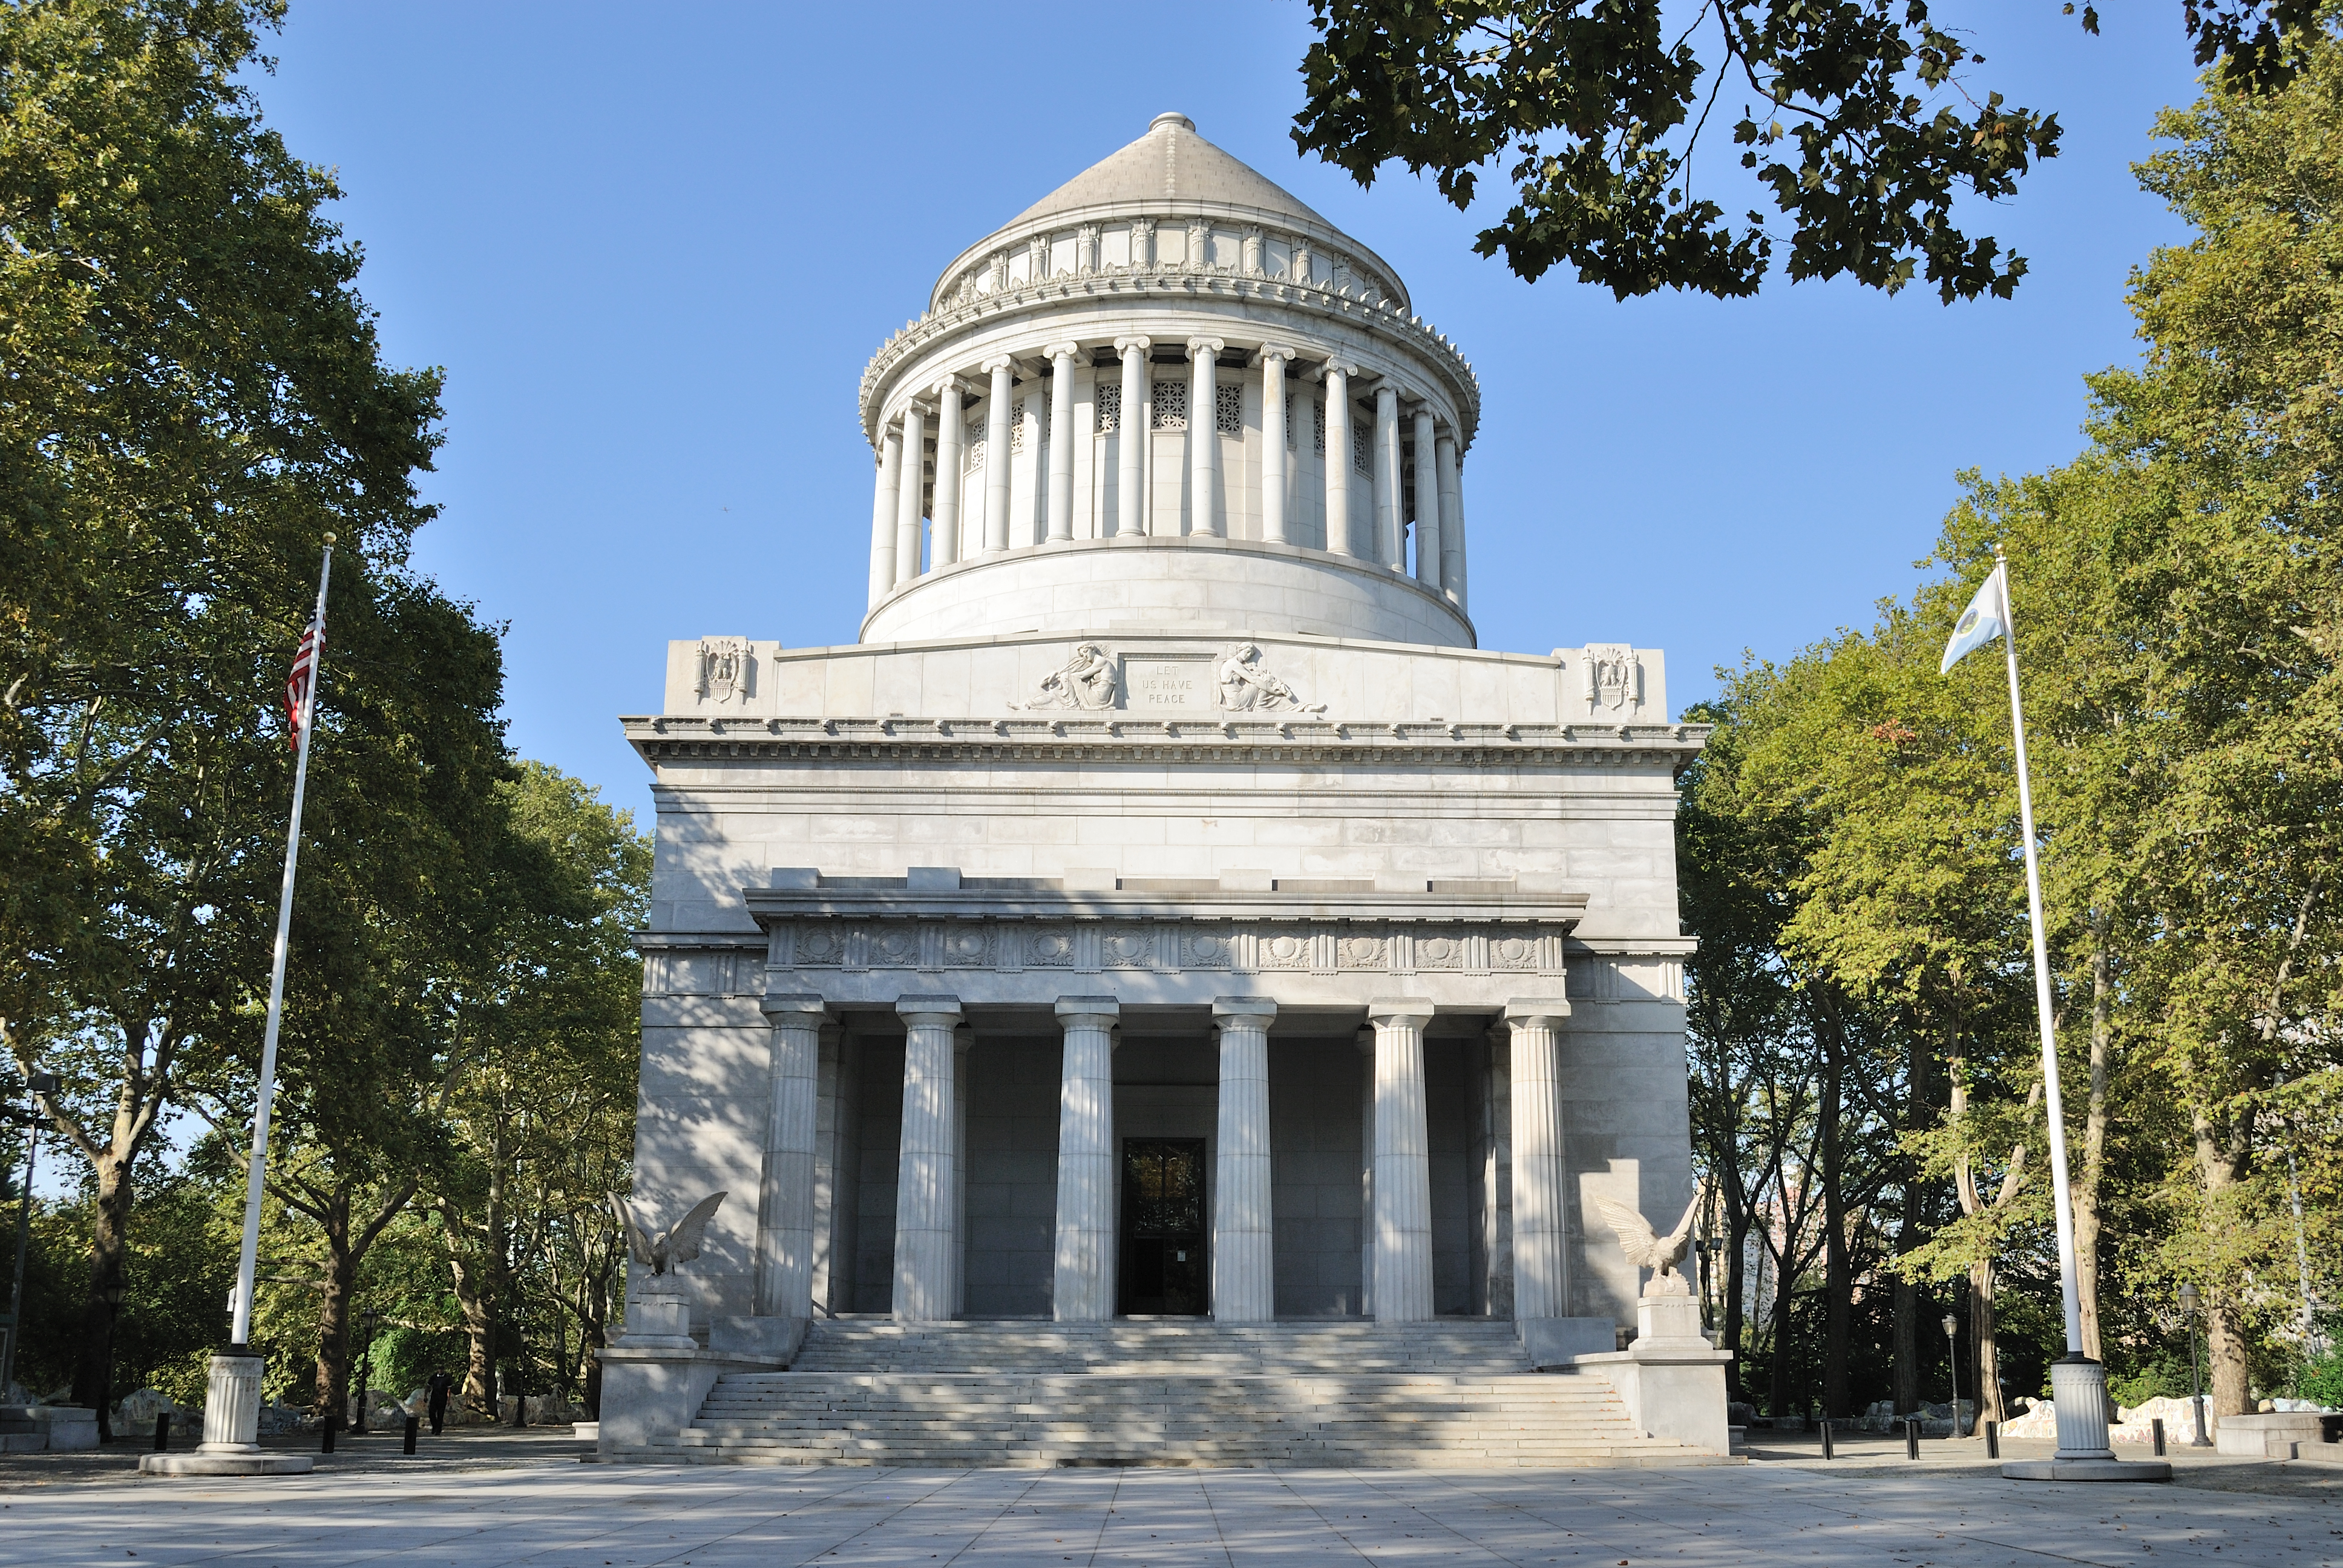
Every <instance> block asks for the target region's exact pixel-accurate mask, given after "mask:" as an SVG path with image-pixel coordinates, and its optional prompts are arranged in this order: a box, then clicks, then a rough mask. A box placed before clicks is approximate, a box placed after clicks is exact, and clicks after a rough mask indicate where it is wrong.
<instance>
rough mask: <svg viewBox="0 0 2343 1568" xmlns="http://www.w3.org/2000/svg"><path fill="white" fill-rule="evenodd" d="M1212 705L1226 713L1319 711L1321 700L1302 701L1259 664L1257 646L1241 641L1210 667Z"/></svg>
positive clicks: (1321, 706) (1259, 654)
mask: <svg viewBox="0 0 2343 1568" xmlns="http://www.w3.org/2000/svg"><path fill="white" fill-rule="evenodd" d="M1212 706H1214V707H1215V708H1218V709H1221V710H1222V711H1223V712H1227V713H1323V712H1325V711H1326V705H1325V704H1324V703H1322V702H1304V701H1302V698H1301V694H1300V693H1298V692H1296V691H1295V690H1294V689H1293V688H1292V687H1291V686H1289V685H1288V684H1286V682H1285V681H1284V680H1283V679H1282V678H1280V677H1279V676H1277V675H1276V674H1274V673H1273V672H1272V671H1271V670H1269V669H1266V668H1263V667H1262V663H1261V649H1260V648H1255V647H1254V646H1253V645H1252V643H1249V642H1241V643H1239V644H1237V645H1236V647H1234V648H1231V649H1230V650H1229V653H1228V657H1227V658H1223V659H1222V660H1221V662H1220V663H1219V664H1218V665H1217V666H1215V667H1214V668H1213V670H1212Z"/></svg>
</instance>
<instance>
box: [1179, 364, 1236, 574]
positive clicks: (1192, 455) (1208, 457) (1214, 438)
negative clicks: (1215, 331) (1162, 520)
mask: <svg viewBox="0 0 2343 1568" xmlns="http://www.w3.org/2000/svg"><path fill="white" fill-rule="evenodd" d="M1222 347H1223V345H1222V342H1221V340H1220V339H1219V338H1217V337H1191V338H1190V339H1188V357H1189V359H1190V360H1192V361H1193V363H1194V366H1195V373H1194V375H1193V376H1192V377H1191V378H1190V380H1189V384H1188V531H1189V532H1190V533H1192V534H1211V535H1212V536H1213V537H1214V538H1219V537H1220V536H1221V535H1222V534H1225V533H1227V532H1228V528H1227V527H1226V526H1225V525H1224V524H1223V523H1222V519H1221V431H1220V420H1219V419H1218V418H1217V417H1215V416H1216V413H1217V405H1218V402H1219V395H1220V389H1221V372H1220V353H1221V349H1222Z"/></svg>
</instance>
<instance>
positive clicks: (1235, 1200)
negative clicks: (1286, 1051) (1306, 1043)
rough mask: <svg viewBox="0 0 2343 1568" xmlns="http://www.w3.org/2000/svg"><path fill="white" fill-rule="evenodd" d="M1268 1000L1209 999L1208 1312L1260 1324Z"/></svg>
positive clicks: (1272, 1288)
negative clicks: (1215, 1109) (1212, 1095)
mask: <svg viewBox="0 0 2343 1568" xmlns="http://www.w3.org/2000/svg"><path fill="white" fill-rule="evenodd" d="M1276 1016H1277V1003H1275V1002H1273V1001H1272V1000H1270V999H1269V998H1267V997H1259V996H1224V997H1215V998H1214V999H1213V1000H1212V1021H1213V1022H1214V1023H1216V1024H1217V1025H1219V1026H1220V1030H1221V1092H1220V1118H1219V1125H1218V1127H1217V1129H1216V1130H1215V1131H1216V1133H1217V1139H1216V1144H1217V1146H1216V1148H1215V1150H1214V1153H1213V1160H1212V1175H1213V1181H1212V1316H1213V1317H1214V1318H1215V1319H1217V1320H1219V1321H1220V1322H1224V1323H1265V1322H1269V1321H1270V1320H1271V1319H1272V1318H1274V1317H1276V1316H1277V1271H1276V1258H1275V1254H1274V1251H1272V1247H1271V1242H1270V1238H1271V1225H1270V1181H1269V1024H1270V1020H1272V1019H1273V1018H1275V1017H1276Z"/></svg>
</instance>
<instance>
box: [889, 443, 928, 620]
mask: <svg viewBox="0 0 2343 1568" xmlns="http://www.w3.org/2000/svg"><path fill="white" fill-rule="evenodd" d="M927 467H928V417H927V414H926V412H925V411H924V410H923V409H921V408H920V406H919V405H918V404H916V403H914V404H912V405H911V406H910V407H907V408H905V409H904V410H903V484H902V488H901V490H900V492H898V494H897V495H896V498H895V580H896V581H897V582H898V583H907V582H910V580H911V579H912V578H915V577H918V576H919V575H920V518H922V517H924V516H925V515H926V514H927V508H926V506H924V505H923V504H922V503H923V501H924V499H925V498H924V497H923V496H922V495H921V492H922V491H924V490H925V489H926V488H927Z"/></svg>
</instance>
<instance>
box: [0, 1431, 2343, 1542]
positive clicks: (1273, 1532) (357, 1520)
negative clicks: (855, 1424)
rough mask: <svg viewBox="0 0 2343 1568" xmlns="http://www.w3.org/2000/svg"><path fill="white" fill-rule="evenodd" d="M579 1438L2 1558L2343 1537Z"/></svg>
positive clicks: (1842, 1505)
mask: <svg viewBox="0 0 2343 1568" xmlns="http://www.w3.org/2000/svg"><path fill="white" fill-rule="evenodd" d="M575 1446H576V1445H574V1444H562V1443H548V1442H543V1441H538V1442H528V1441H526V1440H514V1441H501V1440H489V1441H485V1442H483V1441H478V1440H475V1441H468V1442H463V1443H459V1444H443V1445H439V1446H438V1447H437V1457H433V1456H432V1455H431V1454H429V1453H427V1454H426V1455H425V1456H422V1457H420V1458H418V1459H416V1460H404V1461H402V1460H401V1459H400V1458H399V1457H398V1456H397V1453H396V1449H395V1445H392V1444H383V1445H381V1447H380V1448H379V1449H378V1450H375V1451H371V1452H364V1453H358V1454H351V1455H337V1457H336V1458H335V1459H334V1460H328V1461H326V1462H324V1463H325V1464H326V1465H327V1466H330V1467H331V1468H321V1469H320V1471H319V1473H317V1474H316V1475H315V1476H312V1477H308V1478H306V1479H301V1480H295V1481H272V1482H238V1483H210V1482H187V1481H156V1480H148V1481H135V1480H126V1479H123V1478H122V1473H121V1471H120V1470H119V1469H118V1468H117V1467H114V1466H112V1465H109V1466H107V1467H106V1468H102V1469H101V1468H92V1467H91V1466H88V1465H84V1466H78V1467H74V1466H62V1465H56V1464H54V1463H52V1464H50V1465H47V1466H39V1465H33V1464H26V1463H23V1462H17V1463H13V1464H11V1465H9V1466H8V1467H7V1468H6V1469H5V1472H0V1568H20V1565H23V1568H32V1565H35V1564H38V1565H40V1568H69V1565H77V1564H107V1565H114V1568H127V1565H130V1564H136V1568H186V1565H192V1564H209V1563H227V1564H236V1565H237V1568H246V1565H249V1568H274V1565H282V1568H334V1565H337V1564H344V1563H350V1564H359V1563H363V1564H366V1565H367V1568H377V1565H382V1568H388V1565H391V1564H399V1565H406V1564H414V1565H418V1568H419V1565H422V1564H441V1563H445V1564H451V1565H454V1564H461V1565H462V1568H495V1565H503V1564H511V1565H515V1568H519V1565H527V1568H570V1565H577V1568H649V1565H651V1564H659V1565H660V1568H684V1565H689V1568H730V1565H734V1564H739V1565H742V1568H748V1565H754V1568H783V1565H789V1564H797V1563H822V1564H825V1565H831V1564H836V1565H840V1568H845V1565H851V1564H864V1565H870V1564H881V1563H883V1564H910V1565H919V1564H960V1565H962V1568H968V1565H972V1564H977V1563H986V1564H1003V1565H1006V1564H1018V1565H1025V1564H1041V1565H1043V1568H1050V1565H1054V1564H1061V1563H1084V1564H1091V1563H1115V1564H1123V1565H1130V1568H1139V1565H1141V1564H1150V1563H1160V1564H1185V1563H1228V1564H1256V1563H1257V1564H1271V1563H1393V1564H1413V1563H1468V1564H1480V1563H1490V1564H1495V1563H1517V1564H1533V1563H1536V1564H1550V1563H1584V1564H1589V1565H1594V1564H1602V1565H1604V1568H1613V1565H1617V1564H1631V1565H1634V1568H1642V1565H1644V1564H1679V1565H1684V1568H1700V1565H1706V1564H1739V1563H1765V1564H1769V1565H1772V1564H1802V1563H1815V1564H1821V1565H1828V1564H1840V1563H1848V1564H1854V1563H1861V1564H1864V1565H1865V1568H1875V1565H1881V1564H1896V1565H1899V1568H1920V1565H1923V1564H1926V1565H1933V1568H1972V1565H1975V1568H1983V1565H1985V1564H1996V1563H2028V1564H2049V1563H2104V1564H2112V1563H2299V1564H2314V1563H2332V1564H2343V1470H2338V1469H2336V1468H2332V1467H2320V1466H2312V1465H2307V1464H2298V1465H2274V1464H2255V1463H2247V1464H2221V1463H2218V1462H2209V1461H2200V1462H2195V1463H2184V1464H2183V1465H2182V1472H2183V1481H2182V1483H2179V1484H2175V1485H2169V1486H2137V1487H2134V1486H2122V1487H2105V1486H2102V1487H2087V1486H2046V1485H2022V1484H2019V1483H2011V1482H2005V1481H2002V1480H2001V1479H1999V1477H1998V1476H1997V1475H1996V1474H1994V1473H1992V1472H1991V1471H1990V1469H1989V1468H1987V1467H1986V1466H1984V1465H1982V1464H1978V1463H1976V1462H1971V1461H1969V1460H1967V1459H1966V1457H1953V1456H1951V1455H1947V1456H1946V1457H1945V1458H1942V1459H1937V1458H1932V1459H1931V1460H1929V1461H1927V1462H1922V1463H1920V1464H1909V1463H1903V1462H1898V1461H1897V1460H1896V1458H1894V1457H1892V1456H1891V1455H1890V1453H1889V1452H1887V1451H1886V1450H1885V1449H1884V1448H1883V1449H1882V1451H1881V1452H1879V1453H1877V1454H1870V1453H1865V1454H1861V1455H1858V1456H1856V1457H1855V1458H1854V1459H1852V1460H1848V1459H1842V1460H1840V1461H1838V1462H1836V1463H1835V1465H1833V1466H1830V1467H1828V1468H1825V1467H1824V1466H1822V1465H1821V1464H1820V1463H1819V1462H1808V1461H1806V1460H1805V1459H1803V1458H1799V1459H1785V1460H1777V1461H1773V1462H1764V1461H1761V1462H1755V1463H1752V1464H1749V1465H1746V1466H1733V1467H1719V1468H1714V1469H1705V1470H1667V1471H1644V1472H1635V1471H1624V1470H1578V1471H1554V1470H1547V1471H1508V1472H1489V1471H1429V1472H1427V1471H1389V1470H1376V1471H1269V1470H1165V1469H1149V1470H1042V1471H1036V1470H1015V1471H1010V1470H976V1471H909V1470H894V1471H889V1470H853V1469H828V1470H799V1469H749V1468H739V1467H732V1466H725V1467H711V1468H651V1467H637V1466H623V1465H602V1464H581V1463H579V1462H578V1461H577V1459H576V1458H575V1457H574V1449H575ZM116 1457H117V1456H116V1455H114V1454H108V1455H106V1459H107V1460H108V1461H112V1460H114V1459H116ZM2241 1487H2250V1488H2253V1490H2238V1489H2237V1488H2241Z"/></svg>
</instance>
